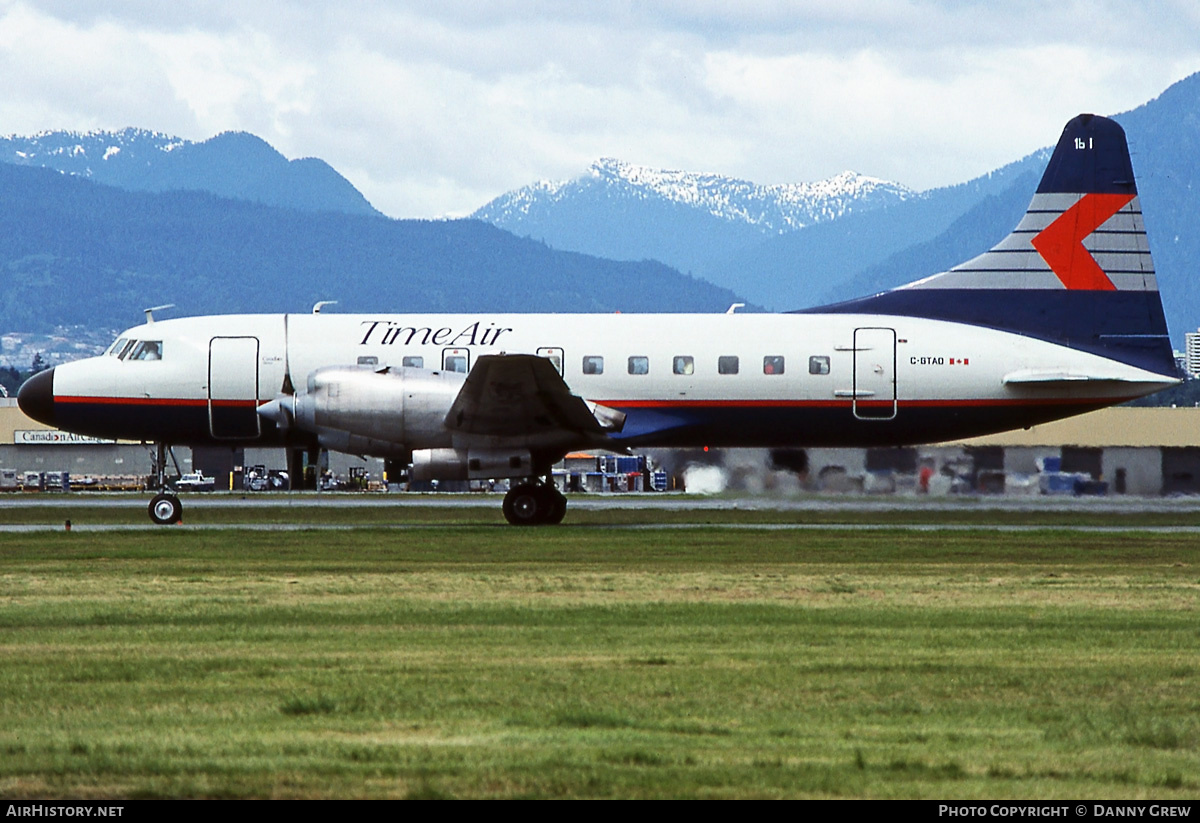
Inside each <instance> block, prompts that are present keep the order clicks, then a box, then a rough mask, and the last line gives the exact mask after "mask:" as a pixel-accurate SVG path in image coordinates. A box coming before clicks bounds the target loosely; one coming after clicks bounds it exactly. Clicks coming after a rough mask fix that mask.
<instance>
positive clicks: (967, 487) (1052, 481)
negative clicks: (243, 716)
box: [0, 398, 1200, 496]
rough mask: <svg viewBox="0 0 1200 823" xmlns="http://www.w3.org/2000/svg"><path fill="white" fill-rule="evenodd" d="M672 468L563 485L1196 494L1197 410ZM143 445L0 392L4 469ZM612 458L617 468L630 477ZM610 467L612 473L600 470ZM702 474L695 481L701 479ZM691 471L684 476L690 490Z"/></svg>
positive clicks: (591, 468) (237, 462)
mask: <svg viewBox="0 0 1200 823" xmlns="http://www.w3.org/2000/svg"><path fill="white" fill-rule="evenodd" d="M651 457H652V463H653V464H654V465H656V466H659V467H662V468H664V469H666V470H667V472H668V473H669V474H670V475H671V477H670V478H669V480H665V481H663V482H652V483H646V484H645V486H642V485H641V484H637V483H635V482H629V481H628V480H626V482H625V483H624V484H621V483H616V482H611V479H606V478H605V477H604V476H603V475H604V469H605V466H604V465H603V464H602V462H601V461H603V460H604V459H605V458H604V457H603V456H595V455H574V456H572V459H571V460H568V461H566V462H565V463H564V464H563V472H561V474H563V482H564V483H571V482H574V483H575V485H574V486H571V487H569V488H570V489H571V490H572V491H574V490H579V491H592V492H604V491H610V492H611V491H626V490H645V491H649V490H651V489H654V488H659V489H661V488H672V489H675V488H680V487H681V486H683V485H688V484H689V481H688V476H689V474H688V473H689V470H694V469H704V470H708V469H712V470H716V471H718V472H719V475H720V478H719V483H718V484H717V485H718V486H725V487H731V488H735V489H745V490H748V491H752V492H753V491H768V492H770V491H783V492H788V491H795V492H819V493H867V494H888V493H893V494H903V493H918V494H919V493H928V494H954V493H971V494H978V493H984V494H987V493H996V494H1071V493H1083V494H1108V495H1123V494H1125V495H1144V496H1156V495H1174V494H1200V408H1128V407H1118V408H1111V409H1102V410H1100V411H1096V412H1092V413H1090V414H1085V415H1080V416H1078V417H1072V418H1068V419H1066V420H1059V421H1055V422H1052V423H1046V424H1044V425H1040V426H1033V427H1031V428H1029V429H1023V430H1018V431H1012V432H1004V433H1001V434H995V435H989V436H986V437H978V438H973V439H970V440H963V441H961V442H954V443H939V444H935V445H929V446H911V447H900V448H879V449H816V448H813V449H782V450H775V451H774V452H771V451H768V450H765V449H734V450H725V451H713V452H701V451H699V450H694V451H685V452H654V453H652V454H651ZM154 460H155V449H154V447H153V445H152V444H145V443H136V442H118V441H112V440H99V439H95V438H86V437H79V436H77V435H71V434H68V433H66V432H59V431H55V430H53V429H50V428H49V427H47V426H45V425H43V424H41V423H37V422H35V421H33V420H30V419H29V418H28V417H26V416H25V415H24V414H22V412H21V410H20V409H19V408H18V407H17V404H16V401H15V400H14V399H11V398H0V469H3V470H6V473H7V474H8V476H9V477H12V476H14V474H15V475H17V476H23V475H24V474H25V473H40V474H45V473H56V472H69V474H70V477H71V480H72V484H73V485H74V486H75V487H76V488H82V487H86V486H88V485H90V484H92V483H91V481H96V483H98V484H101V485H105V486H106V487H114V488H125V487H136V486H137V485H138V484H139V483H142V482H144V478H146V477H148V476H152V475H153V474H154V472H155V466H154ZM322 461H323V463H324V465H322V466H321V468H322V469H328V470H329V471H330V472H331V473H332V474H334V475H336V476H338V477H339V478H340V479H343V480H344V479H347V478H351V477H356V478H359V479H361V480H362V483H361V485H362V486H363V487H373V488H379V487H380V484H379V481H381V480H382V479H383V476H384V461H383V460H380V459H374V458H367V459H363V458H359V457H355V456H353V455H344V454H338V453H333V454H329V455H327V456H323V457H322ZM286 466H287V457H286V454H285V453H284V450H283V449H240V448H239V449H227V448H209V449H196V450H192V449H188V448H177V449H175V450H174V451H173V457H172V458H171V459H169V460H168V463H167V469H168V473H169V474H170V475H174V474H176V473H178V474H186V473H188V472H191V471H194V470H195V471H203V472H204V473H205V474H206V475H210V476H214V477H215V478H216V488H217V489H231V488H232V489H236V490H242V489H244V488H245V487H246V483H247V480H248V477H247V473H248V472H250V471H252V470H253V469H254V467H262V469H263V471H264V472H265V473H270V472H275V473H276V474H277V473H278V472H279V471H280V470H282V469H285V468H286ZM641 470H642V464H639V468H638V471H637V472H634V471H633V470H632V469H629V467H627V466H619V465H618V466H616V467H615V468H614V472H615V473H616V475H621V474H624V475H629V474H639V473H641ZM610 474H612V472H610ZM711 480H712V477H711V476H708V477H706V479H705V481H704V482H705V483H710V481H711ZM699 483H700V475H699V474H694V475H693V480H692V481H690V485H692V486H694V487H698V486H699Z"/></svg>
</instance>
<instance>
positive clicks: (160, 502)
mask: <svg viewBox="0 0 1200 823" xmlns="http://www.w3.org/2000/svg"><path fill="white" fill-rule="evenodd" d="M149 511H150V519H151V520H153V521H154V522H155V523H157V524H158V525H160V526H173V525H175V524H176V523H180V522H182V521H183V504H182V503H180V502H179V498H178V497H176V496H175V495H173V494H166V493H163V494H156V495H155V496H154V499H153V500H151V501H150V508H149Z"/></svg>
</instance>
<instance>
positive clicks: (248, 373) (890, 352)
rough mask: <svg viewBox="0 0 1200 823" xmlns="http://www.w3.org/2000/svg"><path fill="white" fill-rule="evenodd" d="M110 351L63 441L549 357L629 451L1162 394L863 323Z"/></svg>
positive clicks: (1048, 413)
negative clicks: (357, 375) (311, 385)
mask: <svg viewBox="0 0 1200 823" xmlns="http://www.w3.org/2000/svg"><path fill="white" fill-rule="evenodd" d="M120 341H132V343H121V342H120ZM120 341H118V344H114V347H113V349H112V350H110V352H109V354H108V355H106V356H103V357H98V358H91V359H88V360H84V361H79V362H75V363H69V364H66V365H63V366H59V367H58V368H57V369H56V374H55V377H54V396H55V401H56V406H55V408H56V410H57V412H56V414H57V415H58V416H60V417H61V418H62V420H63V425H64V427H66V426H67V425H68V424H69V425H70V427H71V428H72V430H77V431H80V432H81V433H87V434H94V435H97V436H117V437H125V438H138V439H146V440H165V441H167V442H178V443H189V442H191V443H194V442H200V441H208V440H213V441H218V442H225V441H231V442H232V441H239V440H240V441H247V440H253V439H259V438H263V439H270V438H271V437H272V436H274V433H273V431H272V428H273V427H272V426H271V424H270V423H266V422H264V421H260V420H259V418H258V417H257V416H255V415H253V414H248V412H250V411H252V410H253V409H254V408H255V407H257V406H258V405H260V404H263V403H266V402H268V401H270V400H272V399H274V398H275V397H277V396H279V395H281V394H284V393H288V392H290V391H293V390H303V386H304V383H305V381H306V379H307V377H308V375H310V374H312V373H313V372H314V371H316V370H317V369H320V368H324V367H330V366H362V367H363V368H369V369H375V370H380V369H383V368H386V367H400V366H407V367H410V368H420V369H425V370H430V371H452V372H453V371H461V372H466V371H469V369H470V368H471V366H472V365H473V364H474V362H475V361H476V360H477V358H478V357H480V356H481V355H485V354H537V355H542V356H545V357H548V358H550V359H551V360H552V361H553V362H554V363H555V364H556V366H559V367H560V368H561V374H562V377H563V379H564V380H565V382H566V384H567V386H568V387H569V388H570V390H571V392H572V393H574V394H576V395H578V396H579V397H582V398H584V399H585V400H588V401H592V402H594V403H598V404H602V405H604V406H607V407H611V408H615V409H618V410H620V411H622V412H624V413H626V414H627V415H628V416H629V419H628V421H627V424H626V426H625V428H624V429H623V430H622V431H621V432H620V433H619V434H616V435H614V438H613V439H614V442H621V441H625V442H630V443H637V444H645V445H656V444H661V445H725V446H736V445H772V444H774V445H801V446H802V445H820V444H840V443H862V444H867V445H869V444H887V443H897V444H898V443H911V442H934V441H939V440H946V439H949V438H951V437H960V436H967V435H972V434H981V433H986V432H989V431H995V430H999V429H1005V428H1012V427H1015V426H1020V425H1029V424H1031V423H1035V422H1040V421H1042V420H1046V419H1053V418H1056V417H1063V416H1067V415H1070V414H1075V413H1078V412H1080V411H1086V410H1088V409H1091V408H1095V407H1098V406H1103V405H1108V404H1111V403H1114V402H1120V401H1122V400H1124V399H1128V398H1130V397H1135V396H1138V395H1141V394H1146V393H1149V392H1151V391H1156V390H1158V389H1161V388H1163V387H1164V386H1165V385H1169V384H1170V383H1172V382H1174V381H1173V380H1172V379H1170V378H1164V377H1163V376H1162V375H1158V374H1154V373H1151V372H1147V371H1145V370H1142V369H1139V368H1136V367H1133V366H1129V365H1126V364H1124V363H1120V362H1117V361H1113V360H1108V359H1105V358H1103V357H1099V356H1097V355H1094V354H1090V353H1087V352H1082V351H1078V350H1075V349H1072V348H1069V347H1066V346H1062V345H1057V344H1054V343H1050V342H1046V341H1043V340H1038V339H1034V338H1032V337H1027V336H1023V335H1019V334H1013V333H1007V332H1003V331H998V330H995V329H990V328H983V327H978V326H970V325H966V324H960V323H952V322H946V321H938V320H928V319H921V318H911V317H900V316H880V315H851V314H828V315H823V314H712V315H695V314H693V315H658V314H642V315H639V314H605V315H587V314H578V315H572V314H558V315H489V314H462V315H385V314H379V315H339V314H293V315H228V316H214V317H196V318H184V319H177V320H164V321H159V322H154V323H148V324H145V325H142V326H138V327H136V328H133V329H130V330H128V331H127V332H125V333H123V334H122V335H121V337H120ZM146 341H151V342H156V343H161V348H160V349H159V350H158V352H157V355H158V358H159V359H145V358H143V359H137V358H135V357H134V356H133V355H134V352H135V349H136V346H135V345H133V344H135V343H143V342H146ZM143 348H145V347H143ZM122 355H123V356H122ZM223 409H231V410H232V409H241V410H242V411H241V412H239V413H240V414H242V417H241V418H240V422H239V423H236V424H231V425H227V424H226V423H225V422H223V421H222V419H221V415H222V414H223V411H222V410H223ZM230 413H231V414H232V413H233V412H232V411H231V412H230ZM172 420H175V421H176V422H175V423H173V422H172ZM150 421H154V422H153V423H151V422H150ZM409 445H410V447H412V448H424V446H423V445H422V444H420V443H412V444H409Z"/></svg>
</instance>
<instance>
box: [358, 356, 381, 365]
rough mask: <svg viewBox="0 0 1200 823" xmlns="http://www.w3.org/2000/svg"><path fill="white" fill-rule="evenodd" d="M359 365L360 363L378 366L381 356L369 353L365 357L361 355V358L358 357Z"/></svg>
mask: <svg viewBox="0 0 1200 823" xmlns="http://www.w3.org/2000/svg"><path fill="white" fill-rule="evenodd" d="M358 365H360V366H378V365H379V358H378V357H375V356H374V355H367V356H365V357H360V358H358Z"/></svg>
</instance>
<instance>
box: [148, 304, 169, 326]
mask: <svg viewBox="0 0 1200 823" xmlns="http://www.w3.org/2000/svg"><path fill="white" fill-rule="evenodd" d="M173 308H175V304H174V303H167V304H166V305H165V306H155V307H154V308H152V309H142V311H144V312H145V313H146V323H153V322H154V313H155V312H156V311H163V310H165V309H173Z"/></svg>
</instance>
